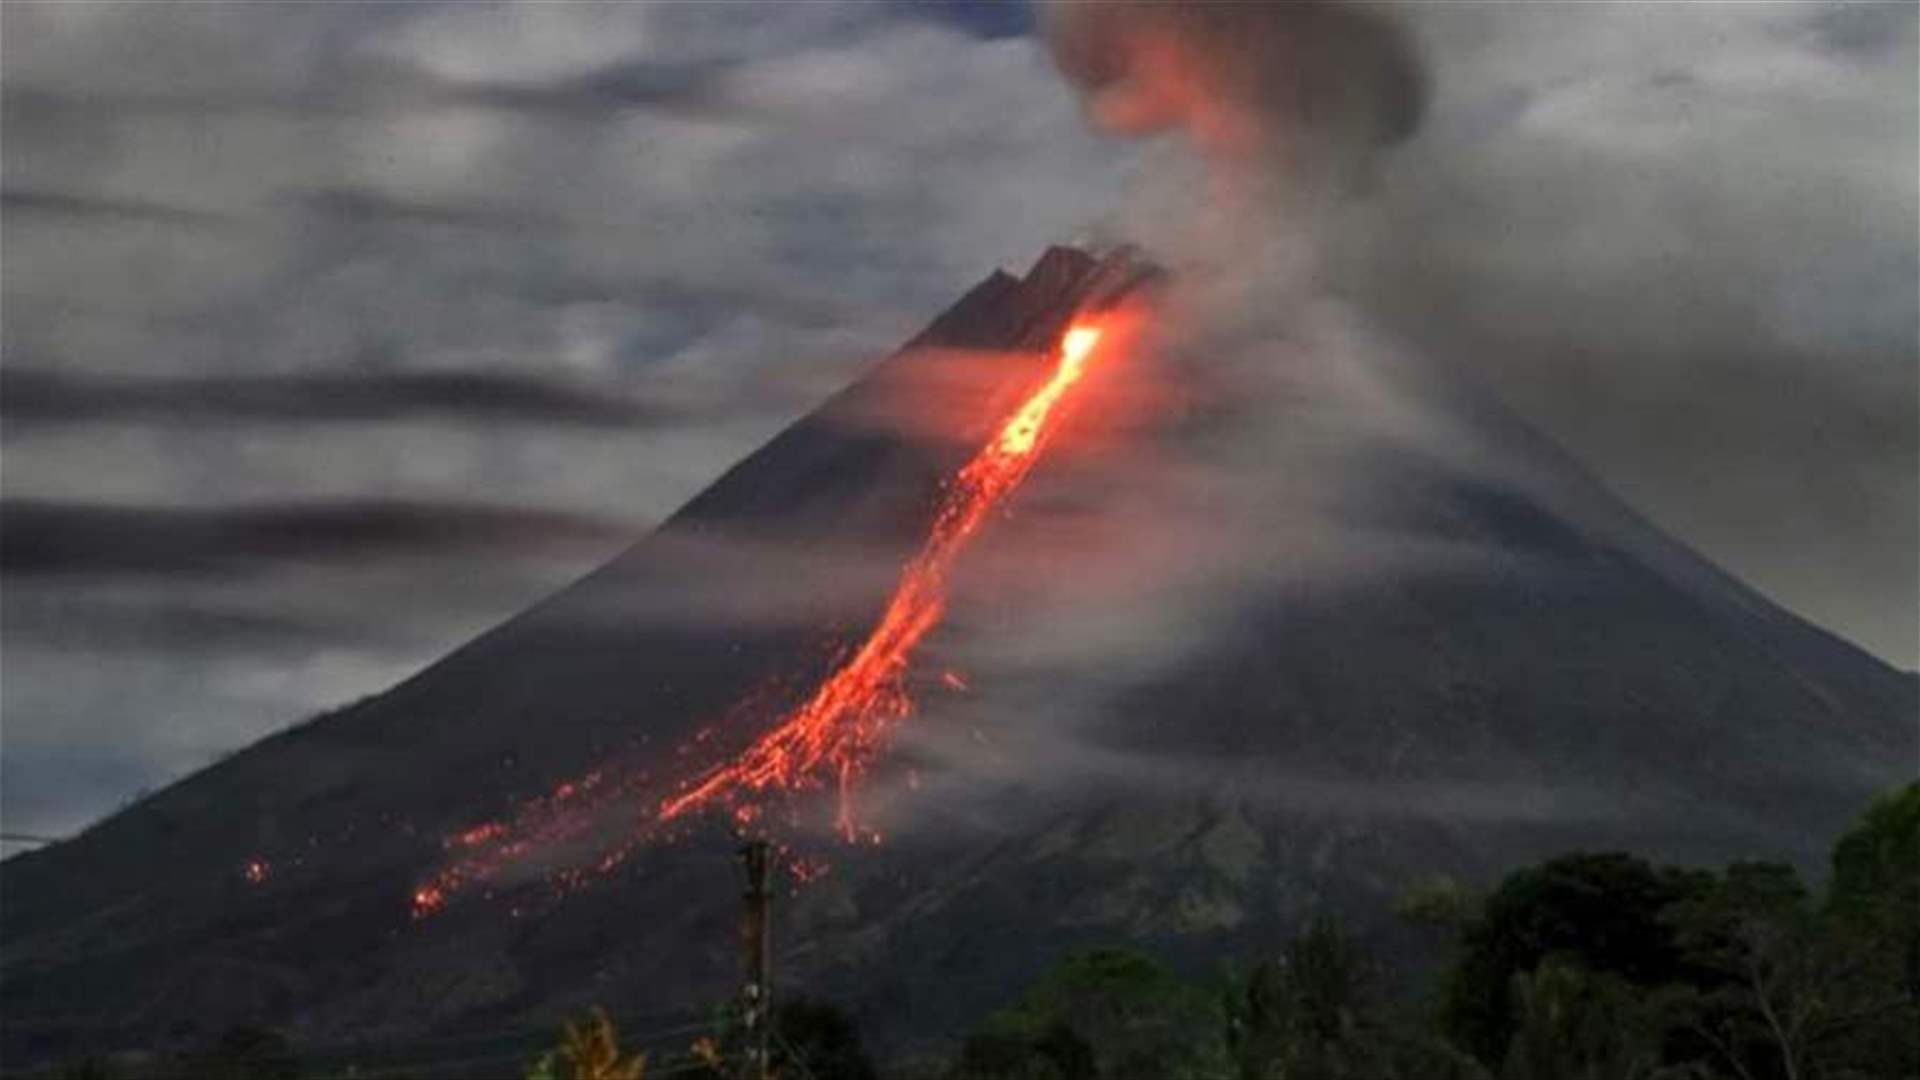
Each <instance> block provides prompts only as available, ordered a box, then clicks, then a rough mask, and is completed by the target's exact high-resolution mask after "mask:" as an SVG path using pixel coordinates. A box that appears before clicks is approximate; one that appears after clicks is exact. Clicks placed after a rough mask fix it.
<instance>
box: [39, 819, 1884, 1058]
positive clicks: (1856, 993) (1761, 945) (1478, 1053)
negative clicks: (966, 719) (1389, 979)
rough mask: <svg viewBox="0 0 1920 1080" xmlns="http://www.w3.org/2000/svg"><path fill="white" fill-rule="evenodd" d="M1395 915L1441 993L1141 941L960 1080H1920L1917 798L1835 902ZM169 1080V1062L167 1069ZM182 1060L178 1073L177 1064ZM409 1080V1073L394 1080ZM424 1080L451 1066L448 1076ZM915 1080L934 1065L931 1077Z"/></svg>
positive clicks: (265, 1054) (1542, 867) (1553, 874)
mask: <svg viewBox="0 0 1920 1080" xmlns="http://www.w3.org/2000/svg"><path fill="white" fill-rule="evenodd" d="M1400 914H1401V915H1402V916H1403V917H1406V918H1408V919H1410V920H1413V921H1416V922H1418V923H1421V924H1424V925H1428V926H1434V927H1440V928H1442V929H1443V930H1444V932H1445V933H1446V934H1447V935H1448V936H1449V937H1450V939H1451V940H1452V943H1453V947H1452V956H1451V959H1450V961H1449V962H1448V964H1447V965H1446V966H1445V969H1444V970H1443V971H1442V972H1441V974H1440V976H1439V983H1438V985H1437V987H1435V988H1434V992H1433V993H1432V994H1430V995H1427V998H1426V1000H1430V1001H1431V1002H1432V1007H1431V1008H1430V1009H1426V1010H1424V1011H1423V1010H1414V1011H1411V1012H1409V1011H1408V1010H1407V1009H1406V1008H1405V1003H1406V1002H1407V1001H1409V1000H1417V999H1421V997H1422V996H1421V995H1420V994H1418V993H1413V994H1409V993H1407V992H1405V988H1401V992H1399V993H1397V994H1396V993H1393V992H1391V990H1392V988H1390V987H1388V986H1385V985H1383V983H1384V981H1385V980H1384V979H1383V978H1382V976H1381V972H1380V967H1379V965H1378V964H1377V963H1376V958H1375V957H1373V956H1371V955H1369V953H1368V951H1367V949H1366V948H1365V947H1364V946H1363V945H1362V944H1361V942H1360V941H1358V940H1357V939H1356V938H1355V937H1353V936H1352V935H1350V934H1349V933H1348V932H1347V931H1346V930H1344V929H1343V927H1342V925H1341V923H1340V921H1339V919H1338V918H1337V917H1336V916H1335V915H1333V914H1331V913H1328V914H1323V915H1320V916H1317V917H1314V918H1312V919H1310V920H1308V921H1307V923H1306V924H1305V925H1304V926H1303V927H1302V928H1301V929H1300V930H1299V932H1298V933H1297V934H1296V935H1295V936H1294V938H1293V939H1292V940H1291V941H1288V942H1286V943H1284V944H1283V945H1282V946H1281V947H1280V948H1279V949H1278V950H1277V951H1276V952H1275V953H1274V954H1273V955H1271V956H1266V957H1260V958H1257V959H1256V960H1255V962H1254V963H1252V965H1251V967H1250V968H1249V969H1247V970H1246V971H1245V972H1244V973H1243V974H1240V975H1238V976H1235V977H1232V978H1220V979H1215V980H1212V981H1194V980H1190V979H1186V978H1182V977H1181V976H1179V975H1177V974H1175V973H1174V972H1173V971H1172V970H1171V969H1169V968H1168V967H1167V966H1165V965H1164V964H1162V963H1161V962H1160V961H1159V960H1157V959H1156V958H1154V957H1152V956H1150V955H1148V954H1146V953H1143V952H1139V951H1136V950H1132V949H1125V948H1102V949H1095V950H1091V951H1085V952H1079V953H1074V954H1071V955H1069V956H1067V957H1065V958H1063V959H1062V960H1060V961H1059V962H1058V963H1057V964H1056V965H1055V966H1054V967H1053V968H1052V969H1051V970H1049V971H1048V972H1046V973H1045V974H1044V975H1042V976H1041V977H1040V978H1039V979H1038V980H1036V981H1035V982H1034V983H1033V984H1032V985H1031V986H1029V987H1027V988H1025V989H1024V990H1021V991H1019V992H1017V993H1014V994H1011V995H1009V998H1008V1001H1007V1004H1006V1005H1005V1006H1004V1007H1002V1008H1000V1009H998V1010H995V1011H994V1012H992V1013H991V1014H989V1015H988V1016H986V1017H984V1018H982V1019H981V1020H980V1022H979V1023H978V1024H977V1026H976V1027H975V1029H974V1030H973V1031H972V1032H970V1033H968V1034H967V1035H966V1036H965V1038H964V1039H963V1040H962V1041H961V1042H960V1044H959V1046H958V1047H957V1051H956V1053H955V1055H954V1057H953V1059H952V1060H951V1061H950V1062H948V1063H947V1064H945V1065H942V1066H940V1067H938V1068H937V1069H935V1070H934V1071H933V1073H932V1075H933V1076H937V1077H939V1078H940V1080H1133V1078H1140V1080H1178V1078H1183V1077H1192V1078H1203V1077H1205V1078H1212V1077H1219V1078H1222V1080H1400V1078H1406V1080H1900V1078H1920V783H1916V784H1911V785H1908V786H1907V787H1905V788H1904V789H1901V790H1899V791H1896V792H1893V793H1891V794H1889V795H1888V796H1887V797H1885V798H1884V799H1882V800H1880V801H1879V802H1878V803H1876V804H1875V805H1874V806H1873V807H1872V808H1870V809H1869V810H1868V811H1867V812H1866V814H1865V815H1864V816H1863V817H1862V819H1861V820H1860V822H1859V823H1858V824H1857V825H1856V827H1855V828H1854V829H1852V830H1851V831H1849V832H1848V833H1847V834H1846V835H1845V836H1843V837H1841V838H1840V840H1839V842H1838V843H1837V844H1836V845H1835V847H1834V849H1833V854H1832V873H1831V876H1830V881H1829V884H1828V888H1827V890H1826V894H1825V895H1824V896H1816V895H1815V894H1814V893H1813V892H1812V891H1811V890H1809V889H1808V888H1807V886H1806V885H1805V884H1804V883H1803V882H1802V881H1801V880H1800V878H1799V877H1798V875H1797V874H1796V873H1795V871H1794V870H1793V869H1792V868H1791V867H1789V866H1786V865H1784V864H1781V863H1770V862H1752V861H1746V862H1736V863H1733V864H1731V865H1729V866H1727V867H1725V868H1724V869H1722V870H1720V871H1717V872H1715V871H1707V870H1698V869H1677V868H1673V867H1661V866H1656V865H1654V864H1652V863H1650V862H1648V861H1647V860H1645V859H1642V858H1639V857H1636V856H1633V855H1629V854H1623V853H1575V854H1568V855H1563V856H1560V857H1558V858H1554V859H1549V860H1547V861H1546V862H1543V863H1540V864H1538V865H1535V866H1527V867H1522V868H1520V869H1518V870H1515V871H1514V872H1512V873H1510V874H1508V875H1507V876H1506V878H1505V879H1504V880H1502V881H1500V882H1499V883H1498V884H1497V885H1496V886H1495V887H1494V888H1493V889H1492V890H1491V891H1490V892H1488V893H1486V894H1485V895H1484V896H1476V895H1474V894H1473V893H1471V892H1470V891H1468V890H1466V889H1465V888H1463V887H1461V886H1460V885H1458V884H1457V883H1454V882H1451V881H1447V880H1444V879H1437V880H1433V881H1427V882H1422V883H1420V884H1418V885H1417V886H1416V887H1415V888H1413V889H1411V890H1409V892H1408V894H1407V896H1406V897H1405V898H1404V899H1403V901H1402V903H1401V905H1400ZM731 1015H732V1014H730V1013H727V1012H724V1011H723V1012H722V1013H721V1014H719V1016H718V1018H717V1019H716V1020H715V1021H714V1022H713V1023H712V1024H711V1025H709V1027H710V1030H709V1031H708V1033H707V1034H705V1035H702V1036H699V1037H698V1038H697V1039H695V1040H693V1041H691V1042H690V1043H687V1044H685V1045H683V1046H678V1047H673V1048H666V1049H664V1050H661V1049H656V1050H655V1057H656V1059H657V1060H658V1065H657V1066H654V1067H652V1068H650V1067H649V1066H648V1058H647V1056H646V1055H643V1054H639V1053H634V1052H631V1051H630V1050H625V1049H623V1048H622V1046H621V1040H620V1035H619V1033H618V1031H617V1030H616V1029H615V1024H614V1022H613V1021H612V1020H611V1019H610V1018H609V1017H608V1016H607V1014H606V1013H604V1012H601V1011H598V1010H595V1011H594V1012H593V1013H592V1014H590V1015H589V1016H588V1017H586V1018H585V1019H583V1020H581V1021H578V1022H576V1023H573V1024H569V1025H567V1026H566V1027H565V1028H563V1029H562V1032H561V1034H560V1038H559V1041H558V1043H557V1045H555V1046H554V1047H553V1049H552V1050H551V1051H549V1052H547V1053H545V1054H543V1055H541V1056H539V1057H537V1058H536V1059H535V1060H534V1061H533V1062H532V1063H531V1064H530V1065H529V1066H528V1071H527V1072H526V1075H527V1076H530V1077H539V1078H542V1080H547V1078H552V1080H561V1078H569V1080H645V1078H646V1077H650V1076H651V1077H655V1078H656V1080H657V1078H658V1077H660V1076H674V1077H687V1078H690V1080H733V1078H735V1077H745V1076H748V1075H752V1073H751V1072H750V1071H748V1070H746V1069H744V1068H743V1062H744V1061H746V1060H747V1058H746V1056H745V1054H744V1050H745V1046H746V1041H745V1039H744V1037H743V1036H744V1033H743V1032H742V1031H741V1029H740V1027H739V1025H738V1023H737V1022H736V1021H735V1020H734V1019H731V1018H730V1017H731ZM771 1043H772V1052H771V1054H770V1061H771V1064H772V1071H773V1074H774V1075H776V1076H779V1077H781V1078H782V1080H829V1078H833V1080H875V1078H876V1077H877V1076H879V1075H882V1073H881V1072H879V1071H877V1070H876V1069H875V1067H874V1065H873V1063H872V1062H871V1061H870V1060H869V1059H868V1056H867V1054H866V1052H865V1050H864V1048H863V1047H862V1045H861V1041H860V1036H859V1032H858V1031H857V1029H856V1028H855V1026H854V1024H853V1021H852V1020H851V1019H850V1018H849V1017H848V1016H847V1015H846V1014H845V1013H843V1012H841V1011H840V1010H839V1009H837V1008H835V1007H833V1006H832V1005H830V1004H827V1003H824V1002H818V1001H810V1000H805V999H792V1000H788V1001H786V1002H785V1003H784V1004H782V1005H781V1006H780V1007H779V1008H778V1009H777V1010H776V1012H775V1016H774V1025H773V1028H772V1037H771ZM156 1070H157V1071H156ZM170 1070H171V1071H170ZM64 1075H67V1076H72V1077H88V1078H98V1080H109V1078H113V1077H135V1076H148V1075H168V1076H171V1075H191V1076H198V1077H208V1078H220V1077H233V1078H241V1077H246V1078H254V1077H260V1078H274V1080H279V1078H288V1080H291V1078H293V1077H298V1076H321V1075H327V1076H332V1075H353V1076H364V1077H372V1076H389V1075H396V1074H392V1073H383V1072H379V1071H376V1070H357V1071H350V1072H345V1073H342V1072H339V1071H330V1072H322V1071H318V1070H311V1069H302V1067H301V1065H300V1063H299V1061H298V1060H297V1059H296V1057H295V1056H294V1053H293V1049H292V1048H291V1047H290V1046H289V1045H288V1044H287V1042H286V1040H285V1039H283V1038H281V1037H279V1036H277V1035H274V1034H273V1033H271V1032H266V1031H262V1030H260V1029H237V1030H236V1031H234V1032H229V1033H228V1034H227V1035H226V1036H225V1037H224V1038H222V1039H220V1040H218V1041H216V1042H214V1043H212V1044H209V1045H208V1046H205V1047H203V1048H201V1049H199V1050H196V1051H193V1052H190V1053H188V1054H185V1055H182V1056H176V1057H173V1058H168V1059H166V1061H165V1062H163V1063H162V1062H156V1061H154V1060H153V1059H146V1060H144V1061H142V1062H140V1063H139V1065H138V1067H129V1066H128V1065H127V1064H126V1063H124V1062H123V1063H116V1062H114V1061H110V1060H106V1059H103V1058H99V1057H93V1058H87V1059H84V1060H82V1061H79V1062H76V1063H75V1064H74V1065H72V1066H70V1067H69V1069H68V1071H67V1072H66V1073H65V1074H64ZM399 1075H404V1074H399ZM419 1075H442V1074H441V1073H436V1072H433V1071H432V1070H431V1069H426V1070H423V1071H422V1072H421V1073H420V1074H419ZM915 1075H921V1074H920V1073H918V1072H916V1074H915Z"/></svg>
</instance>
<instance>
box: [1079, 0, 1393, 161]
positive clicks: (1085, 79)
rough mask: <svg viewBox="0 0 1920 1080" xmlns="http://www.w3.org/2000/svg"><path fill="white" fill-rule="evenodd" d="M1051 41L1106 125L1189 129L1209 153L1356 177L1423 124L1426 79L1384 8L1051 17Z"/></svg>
mask: <svg viewBox="0 0 1920 1080" xmlns="http://www.w3.org/2000/svg"><path fill="white" fill-rule="evenodd" d="M1047 32H1048V44H1049V46H1050V48H1051V50H1052V53H1053V57H1054V61H1055V63H1056V64H1058V66H1059V67H1060V70H1061V72H1062V73H1063V74H1064V75H1066V76H1067V78H1068V79H1069V80H1070V81H1072V82H1073V83H1075V84H1076V85H1077V86H1079V88H1080V89H1081V92H1082V93H1083V94H1084V95H1085V100H1086V107H1087V111H1088V113H1089V115H1090V117H1091V118H1092V120H1093V121H1094V122H1095V123H1096V124H1098V125H1099V126H1101V127H1102V128H1104V129H1106V130H1108V131H1111V132H1114V133H1116V134H1121V135H1145V134H1151V133H1154V132H1156V131H1160V130H1162V129H1166V128H1180V129H1183V130H1184V131H1185V132H1186V133H1187V135H1188V136H1189V137H1191V139H1192V140H1193V142H1194V143H1195V144H1196V145H1197V146H1198V147H1199V149H1200V150H1201V151H1202V152H1203V153H1205V154H1208V155H1209V156H1213V157H1219V158H1228V159H1239V160H1250V161H1253V162H1257V163H1259V164H1260V166H1261V167H1267V168H1273V167H1278V168H1280V169H1282V170H1284V171H1285V172H1287V173H1289V174H1293V175H1296V176H1297V175H1301V174H1311V173H1318V172H1323V171H1331V172H1333V173H1335V174H1348V173H1351V171H1352V170H1354V169H1356V168H1358V167H1359V166H1360V165H1361V164H1362V163H1363V162H1364V159H1365V157H1366V155H1368V154H1370V153H1371V152H1372V150H1373V149H1375V148H1376V147H1378V146H1381V145H1385V144H1391V143H1396V142H1399V141H1401V140H1404V139H1406V138H1407V137H1409V136H1411V135H1412V134H1413V132H1414V131H1415V130H1416V129H1417V128H1418V127H1419V125H1420V121H1421V116H1422V113H1423V111H1424V110H1425V107H1426V95H1427V88H1426V72H1425V70H1424V67H1423V63H1422V61H1421V59H1420V57H1419V56H1418V55H1417V53H1416V52H1415V49H1414V46H1413V43H1412V41H1411V40H1410V38H1409V37H1408V36H1407V35H1406V34H1405V33H1404V32H1403V31H1402V30H1401V28H1400V27H1399V26H1398V25H1397V24H1396V23H1395V22H1394V21H1393V20H1392V19H1390V18H1388V17H1387V16H1386V15H1385V14H1384V13H1383V12H1382V11H1380V10H1377V9H1375V8H1373V7H1371V6H1367V5H1363V4H1360V3H1355V2H1350V0H1301V2H1296V3H1288V4H1221V3H1186V4H1132V3H1124V2H1118V0H1105V2H1094V3H1060V4H1055V5H1052V6H1051V7H1050V8H1049V9H1048V19H1047Z"/></svg>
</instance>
